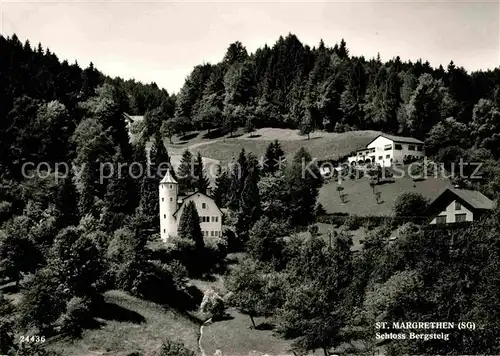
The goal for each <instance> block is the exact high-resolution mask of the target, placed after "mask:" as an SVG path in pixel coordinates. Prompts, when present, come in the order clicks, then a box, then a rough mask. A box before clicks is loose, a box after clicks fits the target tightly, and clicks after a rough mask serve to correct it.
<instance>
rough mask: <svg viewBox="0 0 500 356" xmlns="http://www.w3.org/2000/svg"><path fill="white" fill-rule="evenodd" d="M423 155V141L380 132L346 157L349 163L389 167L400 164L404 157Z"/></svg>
mask: <svg viewBox="0 0 500 356" xmlns="http://www.w3.org/2000/svg"><path fill="white" fill-rule="evenodd" d="M420 157H425V152H424V143H423V142H422V141H420V140H417V139H416V138H412V137H402V136H394V135H386V134H381V135H379V136H377V137H376V138H375V139H373V140H372V141H371V142H370V143H368V144H367V145H366V147H364V148H361V149H359V150H357V151H356V153H355V155H353V156H351V157H348V158H347V161H348V162H349V164H351V165H356V164H357V165H359V164H368V163H371V164H378V165H380V166H382V167H389V166H391V165H393V164H402V163H403V160H404V159H405V158H420Z"/></svg>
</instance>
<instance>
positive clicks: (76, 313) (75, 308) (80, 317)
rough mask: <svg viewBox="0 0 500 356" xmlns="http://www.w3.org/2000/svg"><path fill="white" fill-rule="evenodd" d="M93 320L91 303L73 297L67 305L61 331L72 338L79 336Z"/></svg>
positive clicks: (87, 300)
mask: <svg viewBox="0 0 500 356" xmlns="http://www.w3.org/2000/svg"><path fill="white" fill-rule="evenodd" d="M91 320H92V314H91V301H90V300H89V299H87V298H85V299H84V298H78V297H73V298H71V299H70V301H69V302H68V303H67V305H66V313H64V314H63V316H62V318H61V331H62V332H64V333H67V334H69V335H71V336H79V335H81V333H82V330H83V329H84V328H85V327H86V326H88V325H89V322H90V321H91Z"/></svg>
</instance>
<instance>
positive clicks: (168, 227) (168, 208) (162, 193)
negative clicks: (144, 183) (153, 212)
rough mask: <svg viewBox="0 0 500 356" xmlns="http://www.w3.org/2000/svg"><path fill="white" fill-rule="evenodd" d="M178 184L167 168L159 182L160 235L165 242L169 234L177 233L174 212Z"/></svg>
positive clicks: (174, 234)
mask: <svg viewBox="0 0 500 356" xmlns="http://www.w3.org/2000/svg"><path fill="white" fill-rule="evenodd" d="M178 189H179V185H178V183H177V182H176V180H175V179H174V178H173V177H172V175H171V174H170V170H167V173H166V174H165V177H163V179H162V180H161V182H160V187H159V198H160V236H161V239H162V240H163V241H164V242H166V241H167V240H168V238H169V236H176V235H177V220H176V219H175V217H174V213H175V211H176V210H177V196H178Z"/></svg>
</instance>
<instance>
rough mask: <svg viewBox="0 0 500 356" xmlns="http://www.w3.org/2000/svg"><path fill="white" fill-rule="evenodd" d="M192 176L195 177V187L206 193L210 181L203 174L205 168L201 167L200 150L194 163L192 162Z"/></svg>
mask: <svg viewBox="0 0 500 356" xmlns="http://www.w3.org/2000/svg"><path fill="white" fill-rule="evenodd" d="M193 168H194V178H195V189H196V190H197V191H199V192H201V193H206V192H207V189H208V187H209V185H210V181H209V180H208V178H207V177H206V175H205V169H204V167H203V158H202V157H201V154H200V152H198V155H197V156H196V163H195V164H194V167H193Z"/></svg>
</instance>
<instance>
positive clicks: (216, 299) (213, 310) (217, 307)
mask: <svg viewBox="0 0 500 356" xmlns="http://www.w3.org/2000/svg"><path fill="white" fill-rule="evenodd" d="M200 310H201V311H202V312H203V313H208V314H210V315H211V316H212V319H213V320H217V319H219V318H221V317H222V316H223V315H224V313H225V307H224V300H223V299H222V297H221V296H220V295H219V294H218V293H217V292H216V291H214V290H213V289H208V290H207V291H206V292H205V294H204V295H203V300H202V301H201V305H200Z"/></svg>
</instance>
